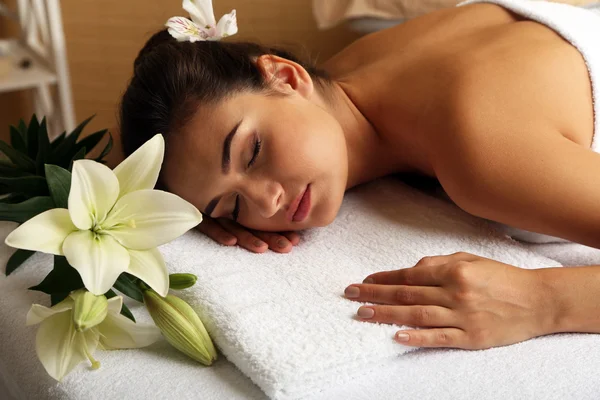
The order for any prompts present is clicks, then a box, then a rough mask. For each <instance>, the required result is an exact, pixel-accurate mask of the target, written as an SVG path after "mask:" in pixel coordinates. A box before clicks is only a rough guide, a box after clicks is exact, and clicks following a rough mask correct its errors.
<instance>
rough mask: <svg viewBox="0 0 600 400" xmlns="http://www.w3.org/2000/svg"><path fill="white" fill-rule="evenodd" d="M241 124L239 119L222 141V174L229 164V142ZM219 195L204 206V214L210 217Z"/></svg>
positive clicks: (225, 172)
mask: <svg viewBox="0 0 600 400" xmlns="http://www.w3.org/2000/svg"><path fill="white" fill-rule="evenodd" d="M241 124H242V120H240V121H239V122H238V123H237V124H235V126H234V127H233V129H232V130H231V132H229V133H228V134H227V136H226V137H225V141H224V142H223V154H222V155H221V173H223V175H226V174H228V173H229V169H230V166H231V142H232V141H233V138H234V137H235V134H236V133H237V131H238V128H239V127H240V125H241ZM221 197H223V196H217V197H215V198H214V199H212V200H211V201H210V202H209V203H208V205H207V206H206V210H204V214H206V215H208V216H209V217H210V216H211V214H212V212H213V211H214V210H215V208H216V207H217V204H218V203H219V201H220V200H221Z"/></svg>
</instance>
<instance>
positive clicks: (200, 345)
mask: <svg viewBox="0 0 600 400" xmlns="http://www.w3.org/2000/svg"><path fill="white" fill-rule="evenodd" d="M144 304H145V305H146V308H147V309H148V312H149V313H150V316H151V317H152V319H153V320H154V323H155V324H156V326H158V329H160V331H161V332H162V334H163V336H164V337H165V339H167V341H168V342H169V343H170V344H171V345H172V346H173V347H175V348H176V349H177V350H179V351H181V352H182V353H184V354H186V355H187V356H188V357H190V358H192V359H194V360H196V361H198V362H200V363H202V364H204V365H211V364H212V363H213V361H215V360H216V359H217V351H216V350H215V347H214V345H213V342H212V340H211V339H210V336H209V335H208V332H207V331H206V328H204V324H202V321H201V320H200V318H199V317H198V315H197V314H196V313H195V312H194V310H193V309H192V307H190V305H189V304H187V303H186V302H185V301H183V300H181V299H180V298H178V297H176V296H173V295H171V294H169V295H167V297H161V296H160V295H159V294H158V293H156V292H154V291H153V290H150V289H148V290H144Z"/></svg>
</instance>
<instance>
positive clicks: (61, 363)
mask: <svg viewBox="0 0 600 400" xmlns="http://www.w3.org/2000/svg"><path fill="white" fill-rule="evenodd" d="M82 292H83V291H77V292H74V293H72V294H71V295H70V296H69V297H67V298H66V299H65V300H63V301H62V302H60V303H58V304H56V305H55V306H53V307H51V308H48V307H44V306H42V305H39V304H34V305H32V306H31V309H30V310H29V313H28V314H27V325H28V326H29V325H35V324H39V323H41V324H40V328H39V329H38V332H37V335H36V345H35V350H36V353H37V356H38V358H39V359H40V361H41V362H42V365H43V366H44V368H45V369H46V371H47V372H48V374H49V375H50V376H51V377H52V378H54V379H56V380H58V381H60V380H62V378H63V377H64V376H66V375H67V374H68V373H69V372H71V371H72V370H73V368H75V367H76V366H77V365H78V364H79V363H80V362H82V361H85V360H86V359H87V360H90V362H91V363H92V368H94V369H96V368H98V367H99V366H100V363H99V362H98V361H96V360H95V359H94V356H93V354H94V352H95V351H96V349H97V348H104V349H130V348H138V347H144V346H148V345H150V344H152V343H154V342H155V341H156V340H157V339H158V338H159V337H160V331H159V330H158V328H157V327H155V326H153V325H141V324H136V323H134V322H133V321H131V320H129V319H127V318H126V317H124V316H122V315H120V314H119V313H120V311H121V306H122V304H123V299H122V298H121V297H120V296H116V297H113V298H111V299H109V300H108V302H107V305H106V306H107V313H106V317H105V318H104V319H103V320H102V321H99V323H98V324H96V325H94V326H91V327H89V328H88V329H86V330H83V331H82V330H80V329H77V328H76V325H75V322H74V318H73V317H74V314H75V310H74V307H75V299H76V298H77V296H78V295H82V294H83V293H82Z"/></svg>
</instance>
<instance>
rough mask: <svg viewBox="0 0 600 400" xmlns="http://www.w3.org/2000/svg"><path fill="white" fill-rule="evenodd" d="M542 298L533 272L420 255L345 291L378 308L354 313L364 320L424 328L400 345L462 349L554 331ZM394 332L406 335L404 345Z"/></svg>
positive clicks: (461, 256)
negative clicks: (415, 260)
mask: <svg viewBox="0 0 600 400" xmlns="http://www.w3.org/2000/svg"><path fill="white" fill-rule="evenodd" d="M369 278H370V279H372V280H373V282H372V283H364V282H368V279H369ZM547 293H548V292H547V291H546V289H545V288H544V286H543V285H542V284H541V281H540V280H539V279H538V274H536V270H527V269H522V268H517V267H514V266H511V265H508V264H504V263H501V262H498V261H494V260H490V259H488V258H483V257H479V256H476V255H473V254H469V253H455V254H452V255H447V256H434V257H425V258H423V259H422V260H421V261H419V262H418V263H417V264H416V265H415V266H414V267H412V268H405V269H399V270H395V271H385V272H379V273H376V274H373V275H369V276H368V277H367V278H366V279H365V281H363V284H354V285H351V286H349V287H348V288H346V291H345V294H346V297H347V298H351V299H352V300H356V301H361V302H370V303H379V304H384V305H376V306H363V307H360V308H359V310H358V315H359V317H361V318H359V319H360V320H362V321H369V322H380V323H387V324H397V325H409V326H416V327H423V328H428V329H419V330H405V331H400V332H398V333H397V334H396V336H395V339H396V340H397V341H398V342H399V343H402V344H405V345H409V346H422V347H456V348H463V349H486V348H490V347H496V346H504V345H509V344H513V343H517V342H521V341H524V340H527V339H530V338H533V337H536V336H541V335H545V334H548V333H552V324H553V319H554V317H553V312H554V306H553V304H552V299H551V298H550V297H551V296H548V295H547ZM353 295H356V296H353ZM371 310H372V311H371ZM369 313H371V314H373V315H372V316H371V317H369ZM400 333H403V334H407V335H408V336H405V339H404V340H403V339H402V337H401V336H399V335H398V334H400Z"/></svg>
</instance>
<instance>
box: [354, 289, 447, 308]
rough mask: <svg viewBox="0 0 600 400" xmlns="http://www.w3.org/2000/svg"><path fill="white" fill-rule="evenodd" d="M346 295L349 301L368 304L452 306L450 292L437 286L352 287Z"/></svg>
mask: <svg viewBox="0 0 600 400" xmlns="http://www.w3.org/2000/svg"><path fill="white" fill-rule="evenodd" d="M344 295H345V296H346V298H348V299H352V300H356V301H360V302H368V303H378V304H395V305H405V306H407V305H433V306H444V307H450V306H452V301H451V299H450V296H449V295H448V292H447V291H446V290H445V289H442V288H440V287H437V286H408V285H369V284H362V285H350V286H348V287H347V288H346V290H345V291H344Z"/></svg>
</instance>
